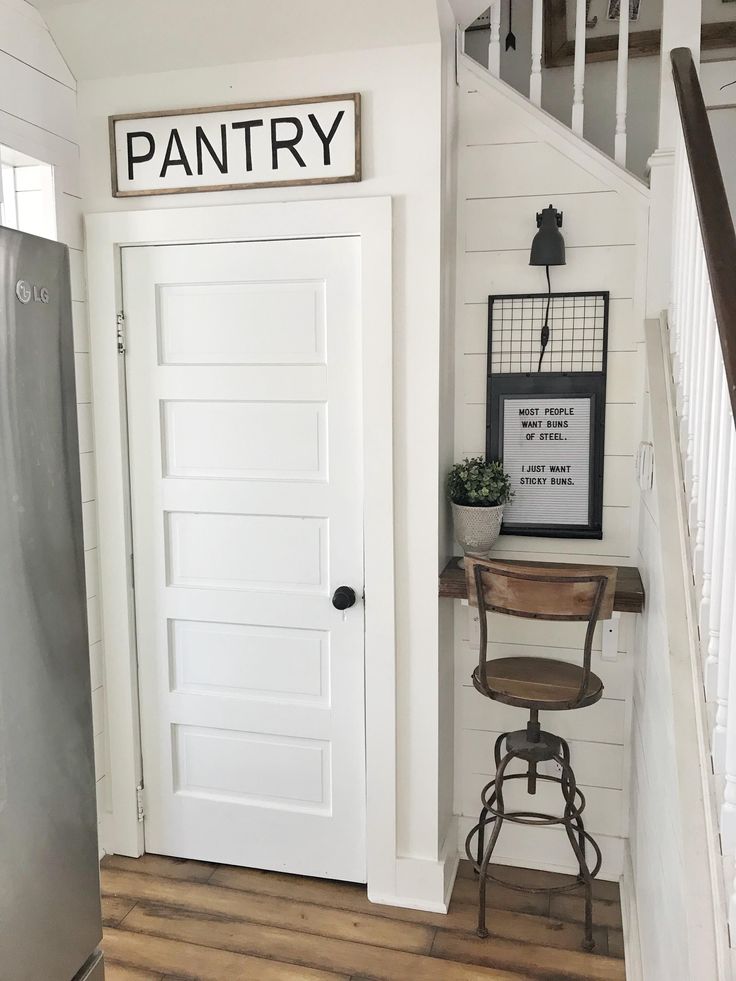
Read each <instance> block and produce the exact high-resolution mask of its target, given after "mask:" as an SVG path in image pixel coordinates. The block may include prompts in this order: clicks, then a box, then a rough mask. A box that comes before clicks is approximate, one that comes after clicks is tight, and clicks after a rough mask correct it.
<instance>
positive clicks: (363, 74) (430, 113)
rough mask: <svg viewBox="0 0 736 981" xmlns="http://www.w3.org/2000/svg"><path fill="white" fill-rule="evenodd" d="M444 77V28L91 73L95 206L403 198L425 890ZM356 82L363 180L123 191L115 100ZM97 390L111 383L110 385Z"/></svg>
mask: <svg viewBox="0 0 736 981" xmlns="http://www.w3.org/2000/svg"><path fill="white" fill-rule="evenodd" d="M446 63H447V62H446ZM441 86H442V69H441V46H440V37H439V30H438V32H437V40H436V43H432V44H422V45H416V46H411V47H395V48H382V49H377V50H373V51H351V52H347V53H342V54H332V55H329V56H324V55H321V56H314V57H305V58H299V59H284V60H278V61H267V62H261V63H253V64H239V65H229V66H222V67H214V68H202V69H197V70H191V71H175V72H168V73H162V74H157V75H144V76H128V77H125V78H110V79H99V80H94V81H87V82H82V83H80V86H79V110H80V120H81V122H80V126H81V144H82V183H83V193H84V207H85V210H86V211H87V212H94V211H110V210H121V209H124V210H131V209H148V208H165V207H187V206H197V205H208V206H211V207H215V206H219V207H222V206H227V205H228V204H230V203H233V202H245V201H248V202H253V201H260V202H264V201H287V200H295V199H314V198H343V197H352V196H374V195H391V197H392V199H393V214H394V240H393V250H394V251H393V277H394V278H393V303H394V359H395V365H394V411H395V429H394V472H395V488H396V490H395V509H396V511H395V527H396V561H395V565H396V583H397V593H396V612H397V645H398V651H397V685H398V692H397V714H398V720H399V722H398V726H399V729H398V780H397V786H398V815H397V821H398V842H399V844H398V851H399V854H400V856H401V857H402V861H401V863H400V867H397V883H396V885H395V888H396V890H397V891H398V892H399V893H400V894H401V895H402V896H405V897H407V896H408V897H411V896H413V895H417V894H418V893H419V892H421V891H422V889H424V888H425V887H424V886H423V885H422V882H426V880H427V877H428V875H429V878H432V876H434V875H435V874H436V875H437V876H441V874H442V869H441V868H440V867H439V865H438V842H439V840H440V839H441V837H442V833H441V830H440V827H439V818H438V811H439V804H438V801H439V796H440V790H439V786H438V781H439V776H438V769H439V767H438V753H439V746H438V743H439V735H438V716H439V713H438V686H439V669H438V663H437V650H438V639H437V638H438V600H437V556H438V527H439V507H438V499H437V494H436V493H435V488H436V487H437V474H438V470H439V459H438V442H439V438H438V431H439V391H440V381H439V350H440V326H439V325H440V282H441V270H442V263H441V238H440V225H441V219H440V210H441V173H442V157H441V146H440V133H441V93H442V88H441ZM350 91H359V92H361V94H362V100H363V101H362V109H363V140H362V146H363V170H364V180H363V182H362V183H360V184H355V185H349V184H348V185H339V186H319V187H304V188H271V189H260V190H252V191H232V192H225V193H218V194H188V195H182V196H178V197H174V196H168V197H164V198H157V197H148V198H141V199H122V200H121V199H113V198H112V197H111V192H110V164H109V150H108V136H107V116H108V115H109V114H111V113H117V112H134V111H143V110H146V109H156V108H166V107H171V106H201V105H208V104H211V105H217V104H222V103H227V102H233V103H237V102H246V101H258V100H263V99H279V98H284V99H286V98H296V97H300V96H305V95H314V94H317V93H324V94H327V93H334V92H350ZM111 329H113V327H112V325H111ZM97 395H98V397H104V393H97ZM427 866H429V870H430V871H429V873H428V872H427ZM432 881H433V882H434V881H435V880H434V879H432Z"/></svg>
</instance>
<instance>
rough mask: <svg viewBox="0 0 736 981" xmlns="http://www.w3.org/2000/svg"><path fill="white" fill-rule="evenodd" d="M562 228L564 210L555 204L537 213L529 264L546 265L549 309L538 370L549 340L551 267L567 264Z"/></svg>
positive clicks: (545, 318)
mask: <svg viewBox="0 0 736 981" xmlns="http://www.w3.org/2000/svg"><path fill="white" fill-rule="evenodd" d="M561 228H562V212H561V211H558V210H557V209H556V208H555V207H554V206H553V205H550V206H549V207H548V208H545V209H544V210H543V211H541V212H539V213H538V214H537V229H538V231H537V234H536V235H535V236H534V239H533V240H532V251H531V255H530V256H529V265H530V266H544V267H545V269H546V272H547V310H546V313H545V316H544V326H543V327H542V333H541V336H540V344H541V351H540V352H539V366H538V367H537V371H541V370H542V361H543V360H544V352H545V349H546V347H547V343H548V342H549V307H550V303H551V300H552V284H551V282H550V278H549V267H550V266H564V265H565V264H566V260H565V239H564V238H563V236H562V232H561V231H560V229H561Z"/></svg>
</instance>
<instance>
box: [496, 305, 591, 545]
mask: <svg viewBox="0 0 736 981" xmlns="http://www.w3.org/2000/svg"><path fill="white" fill-rule="evenodd" d="M548 303H549V310H547V304H548ZM608 306H609V294H608V293H607V292H594V293H552V294H549V295H548V294H547V293H538V294H513V295H505V296H489V298H488V387H487V403H486V456H487V458H488V459H489V460H495V459H499V460H501V461H502V462H503V465H504V468H505V469H506V471H507V472H508V474H509V476H510V478H511V485H512V488H513V490H514V497H513V499H512V500H511V502H510V503H509V504H507V505H506V506H505V508H504V521H503V526H502V532H503V533H504V534H506V535H535V536H540V537H554V538H602V537H603V439H604V432H605V409H606V366H607V350H608ZM545 318H546V320H547V323H548V324H549V341H548V343H547V346H546V349H545V351H544V356H543V357H542V359H541V363H540V352H541V350H542V348H541V342H540V337H541V333H542V327H543V325H544V323H545Z"/></svg>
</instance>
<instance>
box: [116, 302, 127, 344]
mask: <svg viewBox="0 0 736 981" xmlns="http://www.w3.org/2000/svg"><path fill="white" fill-rule="evenodd" d="M115 322H116V325H117V334H118V354H125V314H124V313H123V312H122V310H121V311H120V313H119V314H118V315H117V317H116V318H115Z"/></svg>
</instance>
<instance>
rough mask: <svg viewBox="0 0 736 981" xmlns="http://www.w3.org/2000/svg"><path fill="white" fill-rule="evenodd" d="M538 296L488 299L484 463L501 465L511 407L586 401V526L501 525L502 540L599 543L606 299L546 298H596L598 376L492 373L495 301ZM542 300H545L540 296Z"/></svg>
mask: <svg viewBox="0 0 736 981" xmlns="http://www.w3.org/2000/svg"><path fill="white" fill-rule="evenodd" d="M540 296H542V294H510V295H508V294H507V295H500V296H490V297H489V298H488V362H487V363H488V368H487V401H486V458H487V459H488V460H501V462H503V459H504V421H505V416H504V413H505V411H506V409H507V405H508V404H509V403H510V402H512V401H515V400H516V401H518V400H534V399H551V400H557V401H560V402H565V401H566V400H567V401H569V400H570V399H588V400H590V430H589V433H590V435H589V439H590V443H589V447H590V448H589V455H588V461H589V462H588V520H587V522H585V523H581V524H567V523H565V524H560V523H553V522H540V523H536V522H534V523H529V524H520V523H511V522H508V521H504V523H503V525H502V527H501V532H502V534H505V535H523V536H533V537H537V538H584V539H585V538H587V539H601V538H603V469H604V442H605V418H606V370H607V363H608V317H609V294H608V293H607V292H605V291H593V292H587V293H552V294H551V296H552V299H553V300H554V299H555V298H558V299H573V300H574V299H582V300H584V299H585V298H586V297H588V298H597V299H599V300H600V301H602V305H603V322H602V328H601V329H602V350H601V352H600V354H601V369H602V370H600V371H578V370H572V371H542V372H531V371H524V372H517V371H513V372H493V371H492V369H491V365H492V360H493V307H494V303H495V302H496V301H499V300H504V301H513V300H530V299H538V298H539V297H540ZM544 296H545V297H546V294H544Z"/></svg>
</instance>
